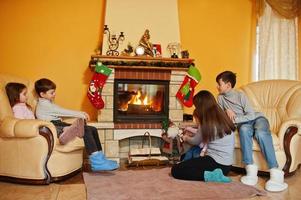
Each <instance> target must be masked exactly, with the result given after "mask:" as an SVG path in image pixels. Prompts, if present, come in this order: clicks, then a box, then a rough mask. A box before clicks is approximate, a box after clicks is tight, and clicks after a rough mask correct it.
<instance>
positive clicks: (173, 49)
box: [167, 42, 181, 58]
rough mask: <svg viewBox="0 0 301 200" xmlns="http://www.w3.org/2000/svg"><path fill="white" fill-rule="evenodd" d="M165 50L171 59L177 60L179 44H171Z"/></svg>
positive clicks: (179, 49)
mask: <svg viewBox="0 0 301 200" xmlns="http://www.w3.org/2000/svg"><path fill="white" fill-rule="evenodd" d="M167 50H168V51H169V54H170V57H171V58H179V53H180V51H181V44H180V43H177V42H172V43H169V44H168V45H167Z"/></svg>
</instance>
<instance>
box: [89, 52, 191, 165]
mask: <svg viewBox="0 0 301 200" xmlns="http://www.w3.org/2000/svg"><path fill="white" fill-rule="evenodd" d="M98 61H99V62H102V63H103V64H105V65H107V66H108V67H110V68H112V69H113V72H112V74H111V75H110V76H109V78H108V79H107V81H106V84H105V86H104V88H103V90H102V98H103V100H104V103H105V107H104V108H103V109H101V110H99V111H98V117H97V122H95V123H89V125H91V126H95V127H96V128H97V129H98V134H99V138H100V141H101V143H102V146H103V149H104V153H105V155H106V156H107V157H108V158H110V159H114V160H116V161H118V162H120V159H122V158H127V156H128V152H129V149H130V148H132V147H138V146H139V145H141V136H142V135H143V134H144V133H145V132H146V131H148V132H149V133H150V134H151V136H153V137H152V145H153V146H156V147H159V145H160V139H156V138H154V137H158V138H160V137H161V133H162V129H161V128H162V127H161V123H155V122H152V123H151V122H143V123H141V122H137V123H133V122H131V123H114V121H113V106H114V104H113V102H114V101H113V96H114V80H115V79H131V80H167V81H170V84H169V119H171V120H172V121H173V122H174V123H180V122H182V121H183V107H182V105H181V104H180V103H179V102H178V100H177V99H176V96H175V95H176V93H177V91H178V89H179V87H180V85H181V84H182V81H183V79H184V76H185V75H186V71H187V69H188V67H189V66H190V65H191V64H192V63H193V60H192V59H169V58H148V57H111V56H98V55H97V56H92V57H91V61H90V68H91V69H92V70H94V67H95V63H96V62H98ZM139 136H140V137H139Z"/></svg>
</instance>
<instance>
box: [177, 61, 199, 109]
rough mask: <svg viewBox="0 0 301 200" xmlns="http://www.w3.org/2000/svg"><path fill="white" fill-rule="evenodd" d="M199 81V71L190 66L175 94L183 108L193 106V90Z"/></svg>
mask: <svg viewBox="0 0 301 200" xmlns="http://www.w3.org/2000/svg"><path fill="white" fill-rule="evenodd" d="M200 80H201V74H200V72H199V70H198V69H197V68H196V67H194V66H190V67H189V69H188V73H187V75H186V76H185V78H184V81H183V83H182V84H181V87H180V89H179V90H178V92H177V94H176V97H177V98H178V99H179V101H180V102H181V103H182V104H183V105H184V106H186V107H191V106H192V105H193V95H194V89H195V87H196V86H197V84H198V83H199V81H200Z"/></svg>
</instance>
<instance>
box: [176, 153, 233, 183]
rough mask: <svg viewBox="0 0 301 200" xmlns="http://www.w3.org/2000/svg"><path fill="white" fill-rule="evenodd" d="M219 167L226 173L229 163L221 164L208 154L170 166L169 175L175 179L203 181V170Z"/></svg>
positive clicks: (229, 167)
mask: <svg viewBox="0 0 301 200" xmlns="http://www.w3.org/2000/svg"><path fill="white" fill-rule="evenodd" d="M216 168H220V169H221V170H222V171H223V174H224V175H227V174H228V173H229V171H230V169H231V165H229V166H227V165H221V164H219V163H217V162H215V160H214V159H213V158H211V157H210V156H204V157H198V158H193V159H191V160H187V161H183V162H181V163H179V164H176V165H174V166H172V168H171V175H172V176H173V177H174V178H176V179H183V180H194V181H204V172H205V171H213V170H215V169H216Z"/></svg>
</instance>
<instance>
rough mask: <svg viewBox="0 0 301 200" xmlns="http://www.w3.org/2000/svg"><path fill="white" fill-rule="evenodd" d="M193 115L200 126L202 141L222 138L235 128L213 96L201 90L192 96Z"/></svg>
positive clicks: (206, 141)
mask: <svg viewBox="0 0 301 200" xmlns="http://www.w3.org/2000/svg"><path fill="white" fill-rule="evenodd" d="M193 104H194V106H195V111H194V115H195V116H196V117H197V118H198V120H199V122H200V127H201V135H202V141H203V142H204V143H208V142H210V141H213V140H215V139H216V138H222V137H224V136H225V134H227V135H229V134H231V132H232V131H234V130H235V126H234V124H233V122H232V121H231V120H230V118H229V117H228V116H227V115H226V113H225V112H224V111H223V110H222V109H221V108H220V106H219V105H218V104H217V102H216V100H215V98H214V96H213V95H212V94H211V93H210V92H209V91H207V90H202V91H200V92H199V93H197V94H196V95H195V96H194V97H193Z"/></svg>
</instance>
